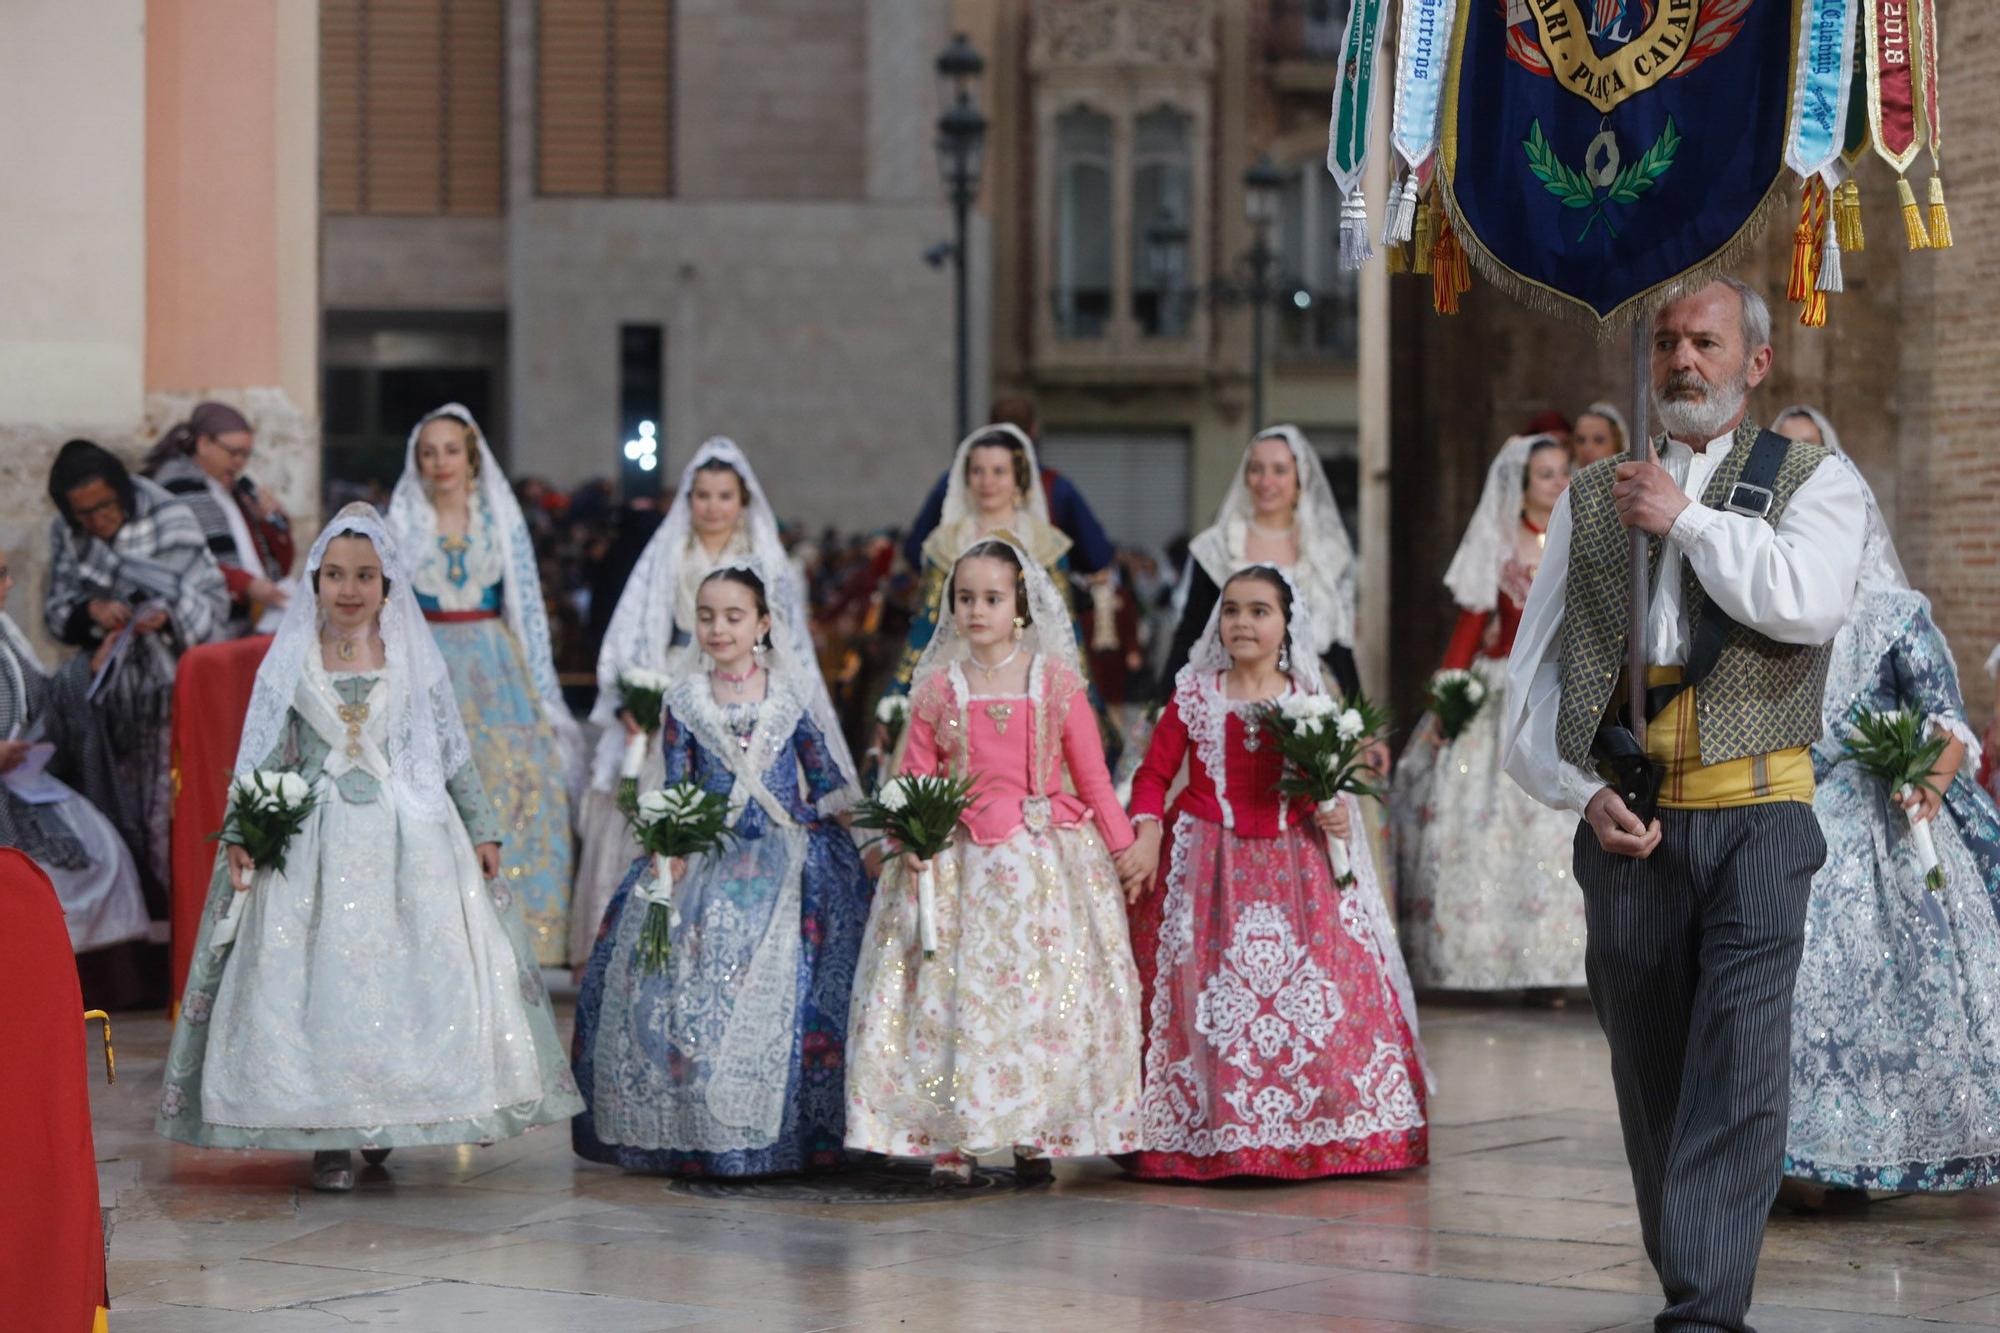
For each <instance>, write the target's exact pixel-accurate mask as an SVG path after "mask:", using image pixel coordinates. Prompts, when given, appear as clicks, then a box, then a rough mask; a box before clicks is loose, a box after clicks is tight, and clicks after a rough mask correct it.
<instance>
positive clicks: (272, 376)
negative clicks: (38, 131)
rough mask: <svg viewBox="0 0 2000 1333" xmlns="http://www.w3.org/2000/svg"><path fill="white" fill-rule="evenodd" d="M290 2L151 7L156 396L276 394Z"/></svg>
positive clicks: (149, 134)
mask: <svg viewBox="0 0 2000 1333" xmlns="http://www.w3.org/2000/svg"><path fill="white" fill-rule="evenodd" d="M279 3H283V0H146V387H147V389H148V390H150V391H154V392H160V391H169V392H171V391H174V390H185V391H194V390H202V389H208V388H213V387H218V386H243V385H261V384H276V383H278V382H279V379H280V364H279V363H280V350H281V347H280V344H281V338H280V328H279V304H278V225H279V207H278V186H277V171H278V161H277V154H278V131H277V124H278V122H277V116H276V107H277V97H278V86H277V83H278V44H277V14H276V9H275V6H276V5H277V4H279Z"/></svg>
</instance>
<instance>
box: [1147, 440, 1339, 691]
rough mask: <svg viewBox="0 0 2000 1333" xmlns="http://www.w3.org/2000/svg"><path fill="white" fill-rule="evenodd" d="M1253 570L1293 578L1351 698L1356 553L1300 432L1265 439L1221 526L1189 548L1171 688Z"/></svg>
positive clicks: (1253, 446)
mask: <svg viewBox="0 0 2000 1333" xmlns="http://www.w3.org/2000/svg"><path fill="white" fill-rule="evenodd" d="M1249 564H1268V565H1271V566H1274V567H1275V568H1278V569H1282V570H1284V571H1285V572H1286V573H1287V574H1289V575H1291V578H1292V582H1293V583H1294V584H1296V585H1297V587H1298V589H1299V592H1300V594H1301V595H1302V596H1303V597H1304V598H1305V604H1306V610H1307V612H1308V613H1309V614H1310V615H1311V617H1312V623H1313V626H1314V630H1313V638H1314V642H1313V644H1312V649H1313V654H1314V656H1315V657H1317V658H1319V659H1321V660H1322V661H1324V662H1325V664H1326V668H1327V671H1328V672H1329V674H1330V675H1331V676H1332V679H1333V681H1334V682H1335V683H1336V684H1338V685H1339V687H1340V692H1341V694H1342V695H1343V696H1349V697H1351V696H1352V695H1353V694H1354V693H1355V692H1356V691H1357V690H1359V689H1360V685H1361V676H1360V673H1359V671H1358V669H1357V668H1356V666H1355V662H1354V586H1355V576H1356V572H1357V571H1356V567H1355V561H1354V546H1353V543H1351V542H1350V541H1349V540H1348V538H1347V526H1346V524H1344V523H1343V522H1341V518H1340V506H1339V505H1338V504H1337V503H1336V502H1335V500H1334V497H1333V484H1332V483H1331V482H1329V481H1328V480H1327V477H1326V468H1325V466H1324V465H1323V464H1322V463H1321V462H1320V461H1319V455H1318V454H1316V453H1314V452H1313V449H1312V445H1311V444H1309V443H1308V442H1307V440H1306V437H1305V433H1304V432H1303V431H1301V430H1300V429H1299V428H1298V427H1297V426H1273V427H1271V428H1270V429H1269V430H1264V431H1259V432H1258V433H1257V435H1256V436H1255V437H1254V438H1253V439H1252V440H1251V441H1250V447H1249V448H1248V449H1246V450H1244V451H1243V466H1242V467H1240V468H1238V469H1237V472H1236V479H1235V480H1234V481H1233V482H1231V483H1230V485H1229V493H1228V494H1227V495H1226V496H1224V497H1223V500H1222V507H1221V508H1220V509H1218V510H1217V511H1216V514H1215V522H1213V523H1211V524H1210V525H1209V526H1208V527H1206V528H1204V529H1203V530H1202V531H1201V532H1199V533H1197V534H1196V535H1195V539H1194V540H1193V541H1192V542H1191V543H1189V545H1188V567H1187V573H1186V575H1185V576H1184V577H1183V578H1182V580H1181V586H1180V590H1179V591H1178V592H1177V593H1176V594H1175V600H1176V601H1177V602H1178V603H1179V605H1180V620H1179V623H1178V625H1177V627H1176V628H1175V630H1174V640H1173V647H1172V649H1171V650H1170V651H1169V652H1168V654H1167V663H1166V670H1165V675H1166V677H1167V678H1168V679H1169V680H1171V679H1173V678H1174V677H1175V676H1177V675H1178V674H1179V673H1180V669H1181V668H1182V667H1184V666H1186V665H1187V661H1188V654H1189V652H1190V651H1192V650H1193V648H1194V644H1195V640H1196V639H1198V638H1199V637H1200V636H1201V632H1202V629H1203V627H1204V626H1206V625H1207V624H1208V619H1209V615H1210V613H1212V612H1213V611H1214V610H1215V604H1216V601H1217V600H1218V599H1219V598H1220V596H1221V594H1222V585H1223V584H1225V583H1227V582H1228V581H1229V576H1230V575H1232V574H1234V573H1235V572H1236V571H1237V570H1239V569H1241V568H1243V567H1244V566H1245V565H1249Z"/></svg>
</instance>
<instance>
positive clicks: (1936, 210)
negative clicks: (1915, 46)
mask: <svg viewBox="0 0 2000 1333" xmlns="http://www.w3.org/2000/svg"><path fill="white" fill-rule="evenodd" d="M1917 34H1918V37H1919V38H1920V49H1921V50H1922V52H1923V56H1924V58H1923V62H1922V63H1921V64H1919V65H1918V66H1917V78H1918V80H1919V81H1920V82H1921V84H1922V88H1923V105H1924V124H1925V125H1926V126H1927V127H1928V128H1929V130H1930V149H1931V198H1930V204H1931V226H1930V233H1931V248H1932V249H1934V250H1945V249H1949V248H1950V246H1951V215H1950V214H1949V213H1947V212H1945V208H1944V168H1943V167H1942V166H1941V165H1939V163H1938V150H1939V149H1940V148H1942V147H1943V146H1944V121H1943V119H1942V118H1941V117H1940V116H1939V115H1938V36H1937V34H1938V21H1937V0H1917Z"/></svg>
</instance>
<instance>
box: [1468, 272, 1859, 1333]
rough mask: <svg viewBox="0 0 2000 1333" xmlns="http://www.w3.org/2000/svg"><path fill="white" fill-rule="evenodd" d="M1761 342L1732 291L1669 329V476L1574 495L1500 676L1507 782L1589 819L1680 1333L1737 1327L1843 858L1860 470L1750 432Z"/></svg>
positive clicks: (1656, 329)
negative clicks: (1822, 869)
mask: <svg viewBox="0 0 2000 1333" xmlns="http://www.w3.org/2000/svg"><path fill="white" fill-rule="evenodd" d="M1770 335H1771V316H1770V310H1769V308H1768V307H1767V306H1766V305H1765V304H1764V301H1763V298H1762V297H1760V296H1758V295H1757V293H1755V292H1753V291H1751V290H1750V289H1749V288H1748V287H1746V286H1744V285H1743V284H1742V283H1740V282H1738V281H1736V280H1735V279H1734V278H1723V279H1720V280H1718V281H1716V282H1713V283H1711V284H1709V285H1708V286H1706V287H1704V288H1702V289H1701V290H1699V291H1696V292H1694V293H1692V294H1690V295H1688V296H1685V297H1682V298H1681V299H1679V300H1677V301H1674V302H1672V303H1671V304H1669V305H1667V306H1665V307H1663V308H1662V309H1661V310H1660V311H1659V313H1658V315H1657V316H1656V318H1655V319H1654V322H1653V351H1652V387H1653V411H1654V413H1655V414H1656V416H1657V420H1658V421H1659V422H1660V424H1661V425H1663V426H1664V427H1665V429H1666V437H1665V438H1664V439H1662V440H1661V441H1659V446H1658V447H1659V451H1660V452H1659V460H1660V461H1659V462H1657V463H1651V462H1647V463H1640V462H1634V461H1632V460H1631V458H1630V456H1629V455H1619V456H1616V457H1613V458H1608V459H1605V460H1603V461H1602V462H1598V463H1594V464H1592V465H1591V466H1589V467H1587V468H1585V469H1584V470H1583V471H1582V472H1580V473H1578V474H1577V476H1576V478H1575V480H1573V481H1572V482H1571V483H1570V488H1569V492H1568V494H1566V495H1565V496H1564V497H1563V498H1562V500H1561V501H1560V502H1559V503H1558V504H1557V505H1556V508H1555V511H1554V513H1553V514H1551V515H1550V518H1549V526H1548V544H1547V547H1546V552H1545V555H1544V558H1543V561H1542V567H1541V573H1540V576H1539V577H1538V578H1537V579H1536V580H1535V585H1534V589H1533V591H1532V592H1531V593H1530V594H1529V597H1528V604H1527V607H1526V609H1525V611H1524V612H1523V615H1522V618H1521V628H1520V634H1519V637H1518V639H1517V640H1516V643H1515V648H1514V654H1513V660H1512V663H1511V665H1510V666H1509V669H1508V677H1509V679H1508V692H1507V710H1508V713H1507V717H1506V720H1505V736H1506V745H1507V771H1508V772H1509V773H1510V774H1511V775H1513V777H1514V778H1515V780H1516V781H1518V782H1519V783H1520V784H1521V785H1522V786H1523V787H1524V788H1526V789H1527V791H1528V793H1529V794H1530V795H1532V796H1534V797H1535V798H1536V799H1537V800H1540V801H1542V802H1544V803H1545V804H1548V805H1551V806H1555V807H1557V808H1560V809H1569V810H1575V811H1577V812H1579V813H1581V814H1582V815H1583V817H1584V822H1583V823H1582V824H1580V825H1579V826H1578V829H1577V837H1576V849H1575V856H1576V860H1575V868H1576V880H1577V884H1578V886H1579V887H1580V888H1581V889H1582V890H1583V895H1584V910H1585V921H1586V924H1587V927H1588V931H1589V939H1588V944H1587V946H1586V950H1585V968H1586V972H1587V975H1588V977H1589V981H1590V995H1591V1001H1592V1003H1593V1004H1594V1005H1595V1006H1596V1009H1597V1015H1598V1021H1599V1023H1600V1024H1601V1025H1602V1026H1603V1028H1604V1035H1605V1037H1606V1039H1607V1040H1608V1041H1609V1043H1610V1046H1611V1074H1612V1082H1613V1084H1614V1085H1615V1087H1616V1089H1617V1094H1618V1117H1619V1120H1620V1122H1621V1124H1622V1125H1623V1128H1624V1135H1625V1155H1626V1158H1627V1160H1628V1161H1629V1162H1630V1164H1631V1168H1632V1184H1633V1189H1634V1191H1635V1193H1636V1194H1637V1196H1638V1207H1639V1221H1640V1226H1641V1229H1642V1231H1643V1233H1644V1236H1645V1243H1646V1253H1647V1256H1648V1257H1649V1258H1650V1259H1651V1260H1652V1262H1653V1267H1654V1269H1655V1271H1656V1272H1657V1273H1658V1274H1659V1278H1660V1285H1661V1287H1662V1288H1663V1289H1664V1291H1665V1293H1666V1300H1667V1304H1666V1308H1665V1309H1664V1310H1663V1311H1662V1312H1661V1313H1660V1315H1659V1316H1658V1318H1657V1320H1656V1321H1655V1327H1656V1328H1657V1329H1659V1330H1662V1331H1664V1330H1690V1329H1728V1330H1745V1329H1747V1325H1746V1324H1745V1323H1744V1316H1745V1314H1746V1312H1747V1311H1748V1309H1749V1306H1750V1293H1751V1286H1752V1283H1753V1281H1754V1280H1755V1277H1756V1270H1757V1254H1758V1250H1759V1248H1760V1247H1761V1246H1762V1244H1763V1236H1764V1222H1765V1218H1766V1215H1767V1214H1768V1213H1769V1211H1770V1207H1771V1201H1772V1198H1773V1197H1774V1196H1775V1194H1776V1193H1777V1189H1778V1180H1779V1171H1780V1159H1781V1157H1782V1154H1783V1152H1784V1146H1785V1115H1786V1101H1787V1097H1788V1094H1789V1090H1790V1087H1789V1078H1788V1070H1789V1068H1790V1065H1789V1060H1788V1056H1789V1048H1790V1037H1791V1012H1792V983H1793V978H1794V975H1795V973H1796V972H1797V970H1798V965H1799V955H1800V951H1801V948H1802V946H1803V931H1804V924H1805V912H1806V900H1807V897H1808V895H1809V893H1810V891H1811V887H1812V877H1813V872H1814V871H1816V870H1817V869H1818V868H1819V865H1820V862H1821V861H1822V860H1824V859H1825V856H1826V843H1825V840H1824V839H1823V838H1822V837H1821V836H1820V829H1819V825H1818V823H1817V821H1816V820H1815V818H1814V816H1813V808H1812V798H1813V769H1812V761H1811V758H1810V754H1809V747H1810V746H1811V745H1812V743H1813V742H1814V741H1815V740H1816V739H1818V737H1819V734H1820V696H1821V693H1822V691H1823V689H1824V686H1825V683H1826V671H1827V663H1828V660H1829V657H1830V655H1831V651H1832V649H1831V642H1832V639H1833V636H1834V633H1835V632H1836V631H1837V630H1838V629H1839V628H1840V626H1841V623H1842V621H1843V620H1844V619H1845V618H1846V614H1847V607H1848V604H1849V602H1850V601H1852V599H1853V597H1854V586H1855V577H1856V573H1857V569H1858V565H1859V560H1860V548H1861V542H1860V539H1859V536H1858V534H1859V533H1861V532H1862V531H1863V530H1864V527H1865V511H1864V507H1863V500H1862V497H1861V494H1860V491H1859V489H1858V488H1857V487H1856V485H1855V483H1854V482H1853V480H1852V479H1851V476H1850V474H1849V473H1848V472H1847V470H1846V469H1844V468H1839V467H1822V466H1821V463H1822V462H1823V460H1824V459H1825V458H1826V457H1827V454H1826V451H1825V450H1824V449H1821V448H1818V447H1816V446H1812V445H1802V444H1798V443H1794V442H1792V441H1789V440H1787V439H1785V438H1784V437H1782V436H1778V435H1775V434H1772V433H1771V432H1768V431H1760V430H1759V428H1758V427H1757V426H1756V425H1754V424H1752V423H1751V422H1750V421H1749V420H1747V418H1746V410H1747V408H1746V405H1747V402H1748V398H1749V393H1750V390H1751V389H1753V388H1755V387H1756V386H1757V384H1758V383H1759V382H1760V381H1762V380H1763V379H1764V377H1765V376H1766V375H1767V374H1769V373H1770V369H1771V347H1770ZM1634 528H1637V529H1639V530H1641V531H1643V532H1645V533H1647V534H1649V537H1650V542H1649V551H1650V557H1651V564H1652V579H1653V593H1652V600H1651V604H1650V612H1649V615H1648V618H1647V624H1646V643H1645V660H1646V662H1647V663H1648V666H1649V670H1648V673H1647V685H1648V687H1649V688H1648V691H1647V694H1648V707H1647V712H1648V718H1647V722H1648V725H1647V727H1646V734H1645V745H1644V748H1643V751H1642V750H1641V749H1640V747H1639V746H1638V745H1637V744H1636V742H1635V740H1634V738H1633V735H1632V729H1631V728H1630V726H1629V719H1626V718H1624V717H1623V716H1622V715H1621V714H1620V712H1619V711H1618V702H1619V701H1620V700H1621V699H1623V698H1624V697H1625V693H1626V692H1625V690H1624V688H1623V682H1622V680H1621V674H1620V673H1621V666H1622V664H1623V663H1624V661H1625V659H1626V634H1627V625H1628V623H1629V620H1630V602H1631V593H1630V583H1629V578H1630V574H1629V564H1628V561H1629V552H1630V540H1629V534H1630V530H1631V529H1634ZM1607 778H1608V779H1609V781H1607ZM1635 806H1636V807H1637V808H1636V809H1635V808H1634V807H1635ZM1655 807H1657V813H1655Z"/></svg>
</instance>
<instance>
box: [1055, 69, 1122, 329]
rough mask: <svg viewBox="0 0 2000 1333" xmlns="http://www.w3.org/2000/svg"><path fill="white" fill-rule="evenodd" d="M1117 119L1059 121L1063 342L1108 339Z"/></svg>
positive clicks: (1058, 283)
mask: <svg viewBox="0 0 2000 1333" xmlns="http://www.w3.org/2000/svg"><path fill="white" fill-rule="evenodd" d="M1111 137H1112V136H1111V117H1109V116H1107V115H1103V114H1101V113H1099V112H1096V111H1092V110H1091V109H1090V108H1088V107H1081V106H1078V107H1071V108H1070V109H1069V110H1067V111H1065V112H1063V113H1062V114H1061V115H1060V116H1058V117H1057V118H1056V218H1055V241H1056V251H1055V293H1054V298H1055V312H1056V333H1057V335H1058V336H1059V337H1063V338H1102V337H1103V336H1104V323H1105V320H1106V319H1107V318H1108V317H1109V316H1110V314H1111V153H1112V145H1111Z"/></svg>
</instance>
